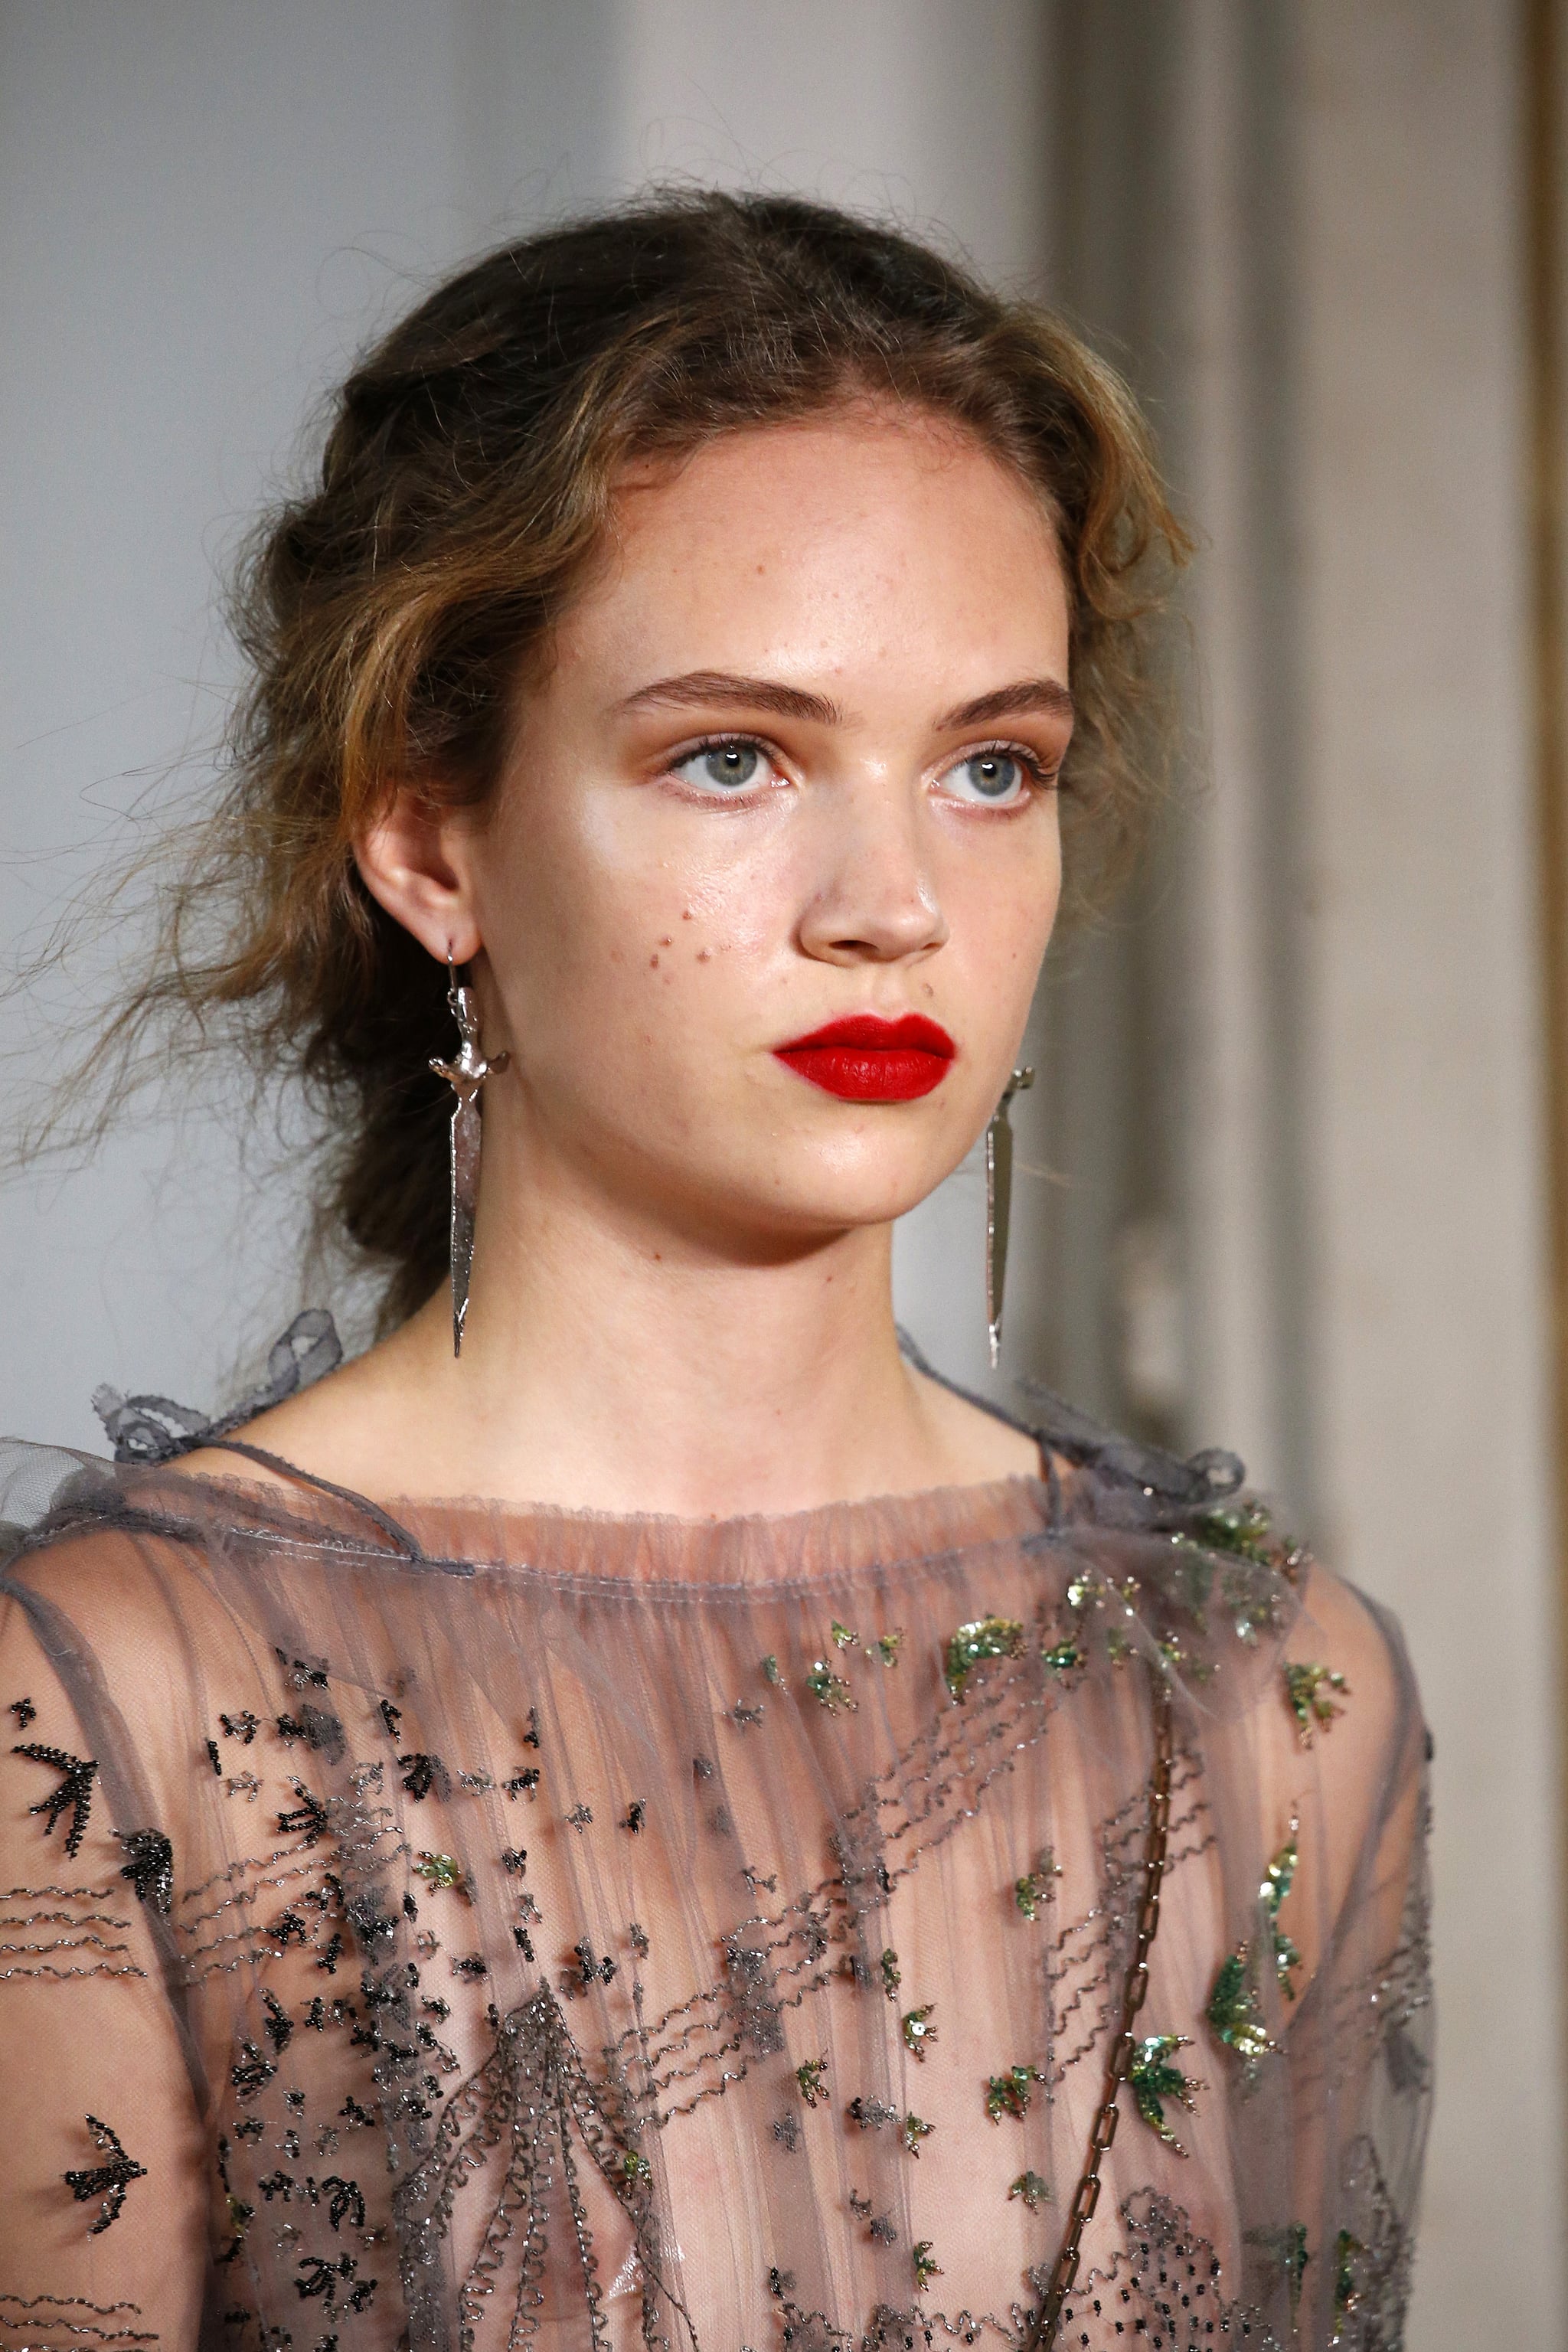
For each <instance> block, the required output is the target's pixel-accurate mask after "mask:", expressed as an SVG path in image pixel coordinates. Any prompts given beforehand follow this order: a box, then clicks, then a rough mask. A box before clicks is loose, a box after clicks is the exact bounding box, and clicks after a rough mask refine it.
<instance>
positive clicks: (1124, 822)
mask: <svg viewBox="0 0 1568 2352" xmlns="http://www.w3.org/2000/svg"><path fill="white" fill-rule="evenodd" d="M868 394H869V395H872V396H876V397H880V398H890V399H893V400H895V401H899V402H905V403H909V404H914V405H918V406H919V407H921V408H923V409H925V410H929V411H933V412H935V413H937V414H939V415H942V416H944V417H947V418H950V419H952V420H954V421H956V422H958V423H960V424H962V425H965V426H967V427H968V428H969V429H970V430H971V431H972V432H973V433H974V434H975V435H976V436H978V437H979V439H980V440H981V441H982V442H983V443H984V445H985V446H987V447H988V448H989V449H991V450H992V451H993V452H994V454H995V455H996V456H997V457H1000V458H1001V459H1003V460H1004V461H1005V463H1006V464H1008V465H1010V466H1011V467H1015V468H1016V470H1017V472H1018V473H1019V474H1020V475H1021V476H1022V477H1024V478H1026V480H1027V481H1028V482H1029V483H1031V484H1032V485H1033V486H1034V487H1035V488H1036V489H1037V492H1038V494H1039V495H1040V497H1041V498H1042V499H1043V500H1044V502H1045V504H1046V506H1047V509H1048V511H1049V513H1050V515H1051V517H1052V519H1053V521H1054V525H1055V529H1056V533H1057V537H1058V546H1059V550H1060V553H1061V557H1062V561H1063V564H1064V568H1065V571H1066V574H1067V579H1068V588H1069V592H1070V595H1071V608H1072V609H1071V665H1072V685H1073V690H1074V694H1075V697H1076V699H1077V703H1078V709H1079V720H1078V729H1077V733H1076V735H1075V738H1074V742H1073V748H1072V752H1071V755H1070V758H1069V761H1068V768H1067V772H1066V774H1065V776H1064V780H1063V782H1064V801H1063V822H1064V826H1065V828H1066V834H1067V849H1068V889H1069V893H1070V894H1071V895H1072V896H1073V897H1075V898H1077V899H1078V901H1079V903H1080V904H1081V903H1083V902H1084V901H1085V900H1087V899H1088V898H1091V897H1092V896H1093V895H1094V894H1095V893H1097V892H1098V891H1100V889H1101V888H1102V887H1104V885H1105V883H1106V881H1107V880H1108V878H1109V877H1110V876H1112V875H1113V874H1114V873H1115V872H1116V871H1117V870H1118V868H1119V867H1120V866H1121V865H1122V863H1123V862H1124V860H1125V858H1126V856H1127V854H1128V852H1129V850H1130V849H1131V846H1132V845H1133V843H1134V842H1135V840H1136V838H1137V836H1138V834H1139V830H1140V826H1141V823H1142V818H1143V815H1144V813H1145V808H1146V804H1147V802H1148V800H1149V797H1150V793H1151V767H1150V758H1149V753H1150V750H1151V747H1152V744H1154V742H1155V740H1156V738H1157V734H1158V730H1157V729H1155V728H1152V727H1151V724H1150V705H1151V698H1152V664H1151V661H1150V656H1149V628H1150V623H1151V619H1152V615H1153V614H1154V613H1155V611H1156V610H1157V608H1158V606H1159V605H1160V604H1161V602H1162V600H1163V595H1164V593H1165V591H1166V589H1167V586H1168V583H1169V580H1170V576H1171V573H1172V571H1173V567H1174V566H1175V565H1176V564H1178V563H1179V562H1181V561H1182V560H1183V557H1184V553H1185V541H1184V537H1183V534H1182V531H1181V530H1180V528H1179V526H1178V525H1177V523H1176V522H1175V521H1174V520H1173V516H1172V514H1171V511H1170V509H1169V507H1168V506H1167V503H1166V500H1165V498H1164V494H1163V489H1162V487H1161V482H1160V478H1159V474H1158V470H1157V468H1156V466H1155V464H1154V460H1153V457H1152V452H1151V449H1150V446H1149V441H1148V437H1147V435H1146V432H1145V430H1144V427H1143V425H1142V420H1141V418H1140V416H1139V415H1138V412H1137V410H1136V408H1135V406H1134V404H1133V403H1132V400H1131V396H1130V394H1128V392H1127V391H1126V389H1125V387H1124V386H1123V385H1122V384H1121V382H1120V381H1119V380H1118V379H1117V377H1116V376H1115V375H1113V374H1112V373H1110V370H1109V369H1107V368H1106V367H1104V366H1103V365H1102V364H1101V363H1100V361H1098V360H1097V359H1096V358H1095V357H1094V356H1093V355H1092V354H1091V353H1090V352H1089V351H1088V350H1087V349H1086V348H1085V347H1084V345H1083V344H1082V343H1081V342H1079V341H1078V340H1077V339H1076V338H1075V337H1074V336H1073V335H1071V334H1070V333H1069V332H1068V331H1067V330H1066V329H1065V328H1064V327H1063V326H1062V325H1061V324H1060V323H1059V322H1058V320H1055V319H1053V318H1052V317H1051V316H1050V315H1049V314H1048V313H1047V312H1046V311H1044V310H1040V309H1038V308H1037V307H1035V306H1034V305H1032V304H1029V303H1026V302H1021V301H1011V300H1005V299H1002V298H1001V297H999V296H997V295H995V294H993V293H990V292H988V291H987V290H986V289H984V288H983V287H982V286H980V285H979V284H977V283H976V282H975V280H974V279H973V278H972V277H970V276H969V275H968V274H967V273H966V272H965V271H963V269H961V268H956V267H955V266H954V265H953V264H952V262H951V261H949V260H946V259H944V258H942V257H941V256H939V255H937V254H936V253H933V252H931V251H930V250H928V249H927V248H926V247H923V246H921V245H920V244H917V243H915V242H913V241H912V240H911V239H910V238H908V237H904V236H899V235H897V234H895V233H894V232H892V231H891V230H889V229H887V228H883V227H879V226H874V225H872V224H870V223H868V222H864V221H860V220H857V219H854V218H851V217H850V216H848V215H845V214H843V213H839V212H836V211H831V210H828V209H826V208H825V207H823V206H820V205H811V204H806V203H804V202H802V201H800V200H798V199H795V198H791V197H783V196H733V195H726V194H712V193H705V194H675V195H668V196H665V195H661V196H657V197H655V198H653V199H652V200H648V201H644V202H641V203H638V204H636V205H631V206H629V207H627V208H626V209H625V210H623V211H620V212H617V213H614V214H610V215H605V216H602V217H599V218H595V219H591V220H587V221H584V222H581V223H578V224H576V225H574V226H566V227H563V228H559V229H554V230H550V231H547V232H545V233H543V234H542V235H540V236H531V237H527V238H524V239H522V240H521V242H519V243H517V244H514V245H509V246H506V247H502V248H501V249H500V251H499V252H495V253H492V254H490V255H489V256H487V257H485V258H484V259H483V260H481V261H479V262H477V263H475V264H474V265H473V266H472V267H471V268H466V269H464V270H463V271H461V272H460V273H459V274H458V276H456V277H454V278H451V279H449V280H448V281H447V283H446V284H445V285H443V286H441V287H440V288H438V289H437V291H436V292H435V293H433V294H432V295H431V296H430V297H429V298H428V299H426V301H424V302H422V303H421V304H420V305H419V307H418V308H417V309H416V310H415V311H414V312H413V313H412V314H411V315H410V316H409V317H408V318H406V319H405V320H403V321H402V322H401V324H399V325H398V326H396V327H395V328H394V329H393V331H391V333H389V334H388V335H386V336H385V337H384V338H383V340H382V341H380V342H379V343H378V344H377V345H376V346H375V347H374V349H373V350H372V351H371V352H368V354H367V355H366V356H365V358H364V359H363V361H362V362H361V363H360V365H359V366H358V367H357V368H356V369H355V370H354V372H353V374H352V375H351V376H350V377H349V379H348V381H347V383H345V384H344V385H343V387H342V393H341V394H340V395H339V396H338V399H337V401H336V404H335V409H334V413H333V415H332V420H331V427H330V430H329V431H328V434H327V437H326V446H325V449H324V451H323V454H322V457H321V468H320V477H319V479H318V480H317V482H316V484H315V486H314V487H313V488H310V490H309V491H308V492H307V493H306V494H305V495H303V496H301V497H299V498H297V499H291V500H290V501H289V503H288V504H287V505H285V506H284V507H283V508H282V509H280V510H279V512H278V513H277V514H275V515H273V516H271V517H269V518H268V520H266V521H265V522H264V523H263V524H262V526H261V527H260V528H259V529H258V530H257V532H256V534H255V535H254V537H253V539H252V541H251V542H250V544H249V547H248V550H247V553H246V556H245V559H244V561H243V563H242V566H241V568H240V571H239V574H238V577H237V583H236V590H235V594H234V598H233V614H234V624H235V629H236V634H237V638H238V642H239V645H240V647H241V649H242V651H243V653H244V654H245V656H247V661H248V664H249V667H250V677H251V683H250V686H249V688H248V691H247V694H246V696H245V698H244V699H243V701H242V703H241V704H240V706H239V708H238V709H237V713H236V716H235V719H234V724H233V727H232V730H231V732H230V736H229V758H228V762H227V766H226V783H225V789H224V792H223V794H222V797H221V800H220V802H219V803H218V805H217V807H216V811H215V813H214V814H212V815H211V817H210V819H208V820H205V822H204V824H203V827H202V830H201V834H200V836H199V838H198V840H197V842H196V844H195V847H194V850H193V852H192V854H191V856H189V858H188V860H187V861H186V862H185V863H184V865H183V866H182V869H181V870H180V871H179V873H178V874H177V875H176V877H175V879H174V884H173V887H172V888H171V889H170V891H169V893H168V895H167V898H166V899H165V902H164V906H163V928H162V932H161V937H160V944H159V950H158V953H157V957H156V960H155V962H154V964H153V971H152V976H151V977H150V978H149V979H148V980H147V981H146V982H144V983H143V984H142V985H141V986H140V987H139V988H137V989H136V990H135V991H134V992H133V993H132V995H131V996H130V997H129V998H128V999H127V1000H126V1002H125V1003H124V1004H123V1005H122V1007H121V1010H120V1012H119V1013H118V1015H117V1016H116V1019H115V1021H114V1023H113V1024H112V1026H111V1027H110V1030H109V1031H108V1032H107V1033H106V1034H105V1036H104V1037H103V1039H102V1040H101V1041H100V1046H99V1048H98V1050H97V1053H96V1055H95V1056H94V1064H95V1065H96V1066H98V1067H99V1068H100V1069H101V1068H103V1067H106V1066H112V1067H113V1068H115V1069H118V1071H119V1072H120V1074H121V1075H120V1078H119V1080H118V1081H117V1083H118V1084H119V1085H120V1086H121V1087H123V1086H124V1084H125V1082H126V1081H125V1073H126V1072H127V1071H128V1070H129V1069H130V1067H131V1066H132V1062H133V1061H134V1060H135V1059H136V1056H137V1055H138V1053H139V1052H140V1049H141V1046H142V1041H143V1040H144V1039H145V1037H146V1036H147V1034H148V1033H149V1029H150V1026H160V1027H161V1026H164V1025H166V1024H167V1022H168V1021H169V1020H170V1018H171V1017H172V1019H173V1021H174V1026H175V1028H176V1029H184V1030H185V1031H186V1032H187V1034H193V1035H195V1036H196V1037H198V1038H199V1039H200V1041H201V1042H203V1043H204V1044H205V1043H209V1042H212V1041H214V1040H215V1039H216V1040H224V1041H228V1042H231V1043H233V1044H235V1045H237V1046H238V1047H239V1048H240V1049H241V1050H242V1051H243V1052H244V1053H245V1054H246V1055H247V1056H248V1058H249V1061H250V1063H251V1066H252V1067H253V1069H254V1070H255V1071H256V1072H257V1073H258V1076H261V1077H262V1078H264V1079H268V1080H269V1079H271V1078H272V1077H274V1076H279V1075H280V1076H285V1077H293V1078H296V1079H302V1080H304V1081H305V1082H306V1084H307V1086H308V1087H309V1088H310V1092H311V1094H312V1096H313V1097H314V1098H315V1100H316V1102H317V1103H318V1105H319V1106H321V1107H322V1108H324V1109H325V1111H326V1112H327V1116H326V1117H325V1118H324V1119H323V1122H322V1126H323V1133H324V1134H325V1135H326V1137H327V1138H328V1139H329V1141H328V1143H327V1144H326V1146H325V1147H324V1150H325V1151H326V1154H327V1160H326V1164H325V1168H324V1182H323V1186H322V1190H321V1194H320V1213H321V1224H322V1229H323V1233H324V1234H325V1235H326V1236H327V1237H328V1238H329V1239H338V1240H343V1241H347V1242H348V1243H350V1244H353V1247H354V1248H355V1249H356V1250H357V1251H359V1252H361V1253H363V1255H364V1256H365V1257H366V1258H367V1259H368V1260H369V1261H370V1262H371V1263H372V1264H373V1265H374V1266H376V1267H378V1268H379V1269H381V1270H383V1271H384V1275H385V1277H386V1288H385V1297H384V1318H383V1319H384V1323H386V1324H393V1323H395V1322H398V1321H400V1320H401V1319H402V1318H404V1317H405V1316H406V1315H407V1314H409V1313H410V1312H412V1310H413V1309H414V1308H415V1307H416V1306H418V1305H419V1304H420V1303H421V1302H422V1301H423V1300H424V1299H425V1298H426V1297H428V1296H429V1294H430V1293H431V1292H432V1291H433V1290H434V1289H435V1288H436V1286H437V1284H438V1283H439V1281H440V1280H441V1277H442V1275H443V1272H444V1268H445V1261H446V1247H447V1232H446V1181H445V1153H446V1112H447V1104H448V1101H449V1097H448V1095H447V1089H446V1088H445V1087H444V1086H443V1085H442V1083H441V1082H440V1081H439V1080H438V1079H436V1078H433V1077H432V1076H430V1074H429V1072H428V1070H427V1068H426V1063H427V1061H428V1058H429V1056H430V1055H432V1054H437V1053H440V1052H442V1051H444V1050H445V1049H446V1047H447V1045H448V1044H449V1042H450V1041H449V1022H448V1016H447V1009H446V974H445V972H444V971H443V970H442V969H441V968H440V967H438V966H437V964H435V963H434V962H433V961H431V960H430V959H429V957H427V956H426V954H425V952H424V951H423V950H422V949H420V948H419V947H417V946H416V944H415V942H414V940H412V939H411V938H410V937H409V935H408V934H407V933H406V932H405V931H404V930H402V929H400V928H399V926H398V925H397V924H396V923H395V922H394V921H393V920H392V919H391V918H390V917H388V916H387V915H386V914H385V913H384V911H383V910H382V909H381V908H379V907H378V906H377V905H376V904H375V903H374V900H372V898H370V897H369V894H368V893H367V892H366V891H365V889H364V887H363V884H362V883H361V881H360V878H359V875H358V871H357V868H356V866H355V865H354V862H353V842H354V839H355V837H356V836H357V835H360V834H361V833H362V832H363V829H364V828H365V827H366V826H367V824H369V823H370V822H371V820H372V819H373V818H374V816H375V814H377V813H378V811H379V810H380V808H381V807H382V806H383V804H384V800H385V796H386V795H387V794H388V793H389V792H390V790H391V789H392V788H393V786H394V785H395V783H399V782H403V783H406V782H412V783H414V784H415V785H416V787H417V789H418V790H420V791H421V792H423V793H426V794H427V795H428V796H429V798H430V800H431V801H432V802H433V803H442V804H453V803H481V802H482V801H483V800H484V798H485V796H486V794H487V793H489V791H490V790H491V788H492V786H493V784H494V782H495V778H496V774H497V770H498V765H499V761H500V746H501V742H502V739H503V734H504V732H505V729H506V726H507V722H508V718H509V714H510V709H511V706H512V704H513V701H514V699H515V697H516V695H517V693H518V691H519V688H520V685H521V684H524V683H525V682H526V679H527V677H528V675H529V671H530V666H531V662H532V661H534V660H535V659H537V657H538V656H539V655H540V653H541V651H542V648H543V647H544V646H545V644H546V641H547V639H548V636H549V633H550V630H551V627H552V624H553V623H554V621H555V620H556V618H557V616H558V615H559V614H561V613H562V611H563V608H564V606H565V605H566V604H567V602H568V600H569V599H570V598H571V596H572V594H573V593H574V589H576V587H577V586H578V585H579V583H581V581H582V579H583V576H584V570H585V567H586V566H587V565H588V564H589V562H591V560H592V558H593V556H594V554H595V550H596V549H597V547H598V546H599V544H600V541H601V534H602V532H603V529H604V525H605V518H606V514H607V510H608V505H609V500H610V496H611V491H612V487H613V484H614V482H615V480H616V475H617V473H618V471H619V469H620V468H621V467H623V466H624V465H625V464H626V461H627V460H628V459H630V458H632V457H639V456H644V455H648V454H655V453H658V452H668V453H670V454H672V455H678V454H679V453H681V452H683V451H686V450H689V449H690V448H692V447H694V446H697V445H699V444H700V443H702V442H704V441H707V440H709V439H710V438H712V437H713V436H716V435H719V434H722V433H726V432H730V431H733V430H735V429H737V428H741V427H745V426H749V425H766V424H769V423H773V422H777V421H782V420H784V419H787V418H795V417H800V416H803V415H810V414H813V413H819V412H821V411H823V410H825V409H829V408H831V407H833V406H834V405H836V404H842V403H843V402H845V401H847V400H851V399H854V398H857V397H860V398H863V397H865V396H867V395H868ZM1156 756H1157V753H1156Z"/></svg>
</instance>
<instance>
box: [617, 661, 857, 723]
mask: <svg viewBox="0 0 1568 2352" xmlns="http://www.w3.org/2000/svg"><path fill="white" fill-rule="evenodd" d="M715 702H743V703H746V704H748V705H749V706H750V708H751V709H753V710H771V711H772V712H773V715H774V716H775V718H779V719H805V720H807V721H808V722H810V723H811V724H812V725H815V726H818V727H841V726H842V725H843V723H844V713H843V711H842V710H841V709H839V707H838V705H837V703H836V702H830V701H829V700H828V699H827V697H826V695H825V694H808V693H807V692H806V691H805V688H804V687H798V686H784V685H783V684H782V683H781V682H780V680H778V679H777V678H771V677H738V676H736V675H735V673H733V672H732V671H731V670H724V669H693V670H688V671H687V672H686V674H685V676H684V677H658V678H655V679H654V681H653V683H652V685H651V686H639V687H638V688H637V692H636V693H635V694H628V695H627V696H626V699H625V701H624V702H622V703H620V704H619V705H618V706H617V708H618V709H622V710H690V709H702V708H704V707H705V706H707V705H709V704H710V703H715Z"/></svg>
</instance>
